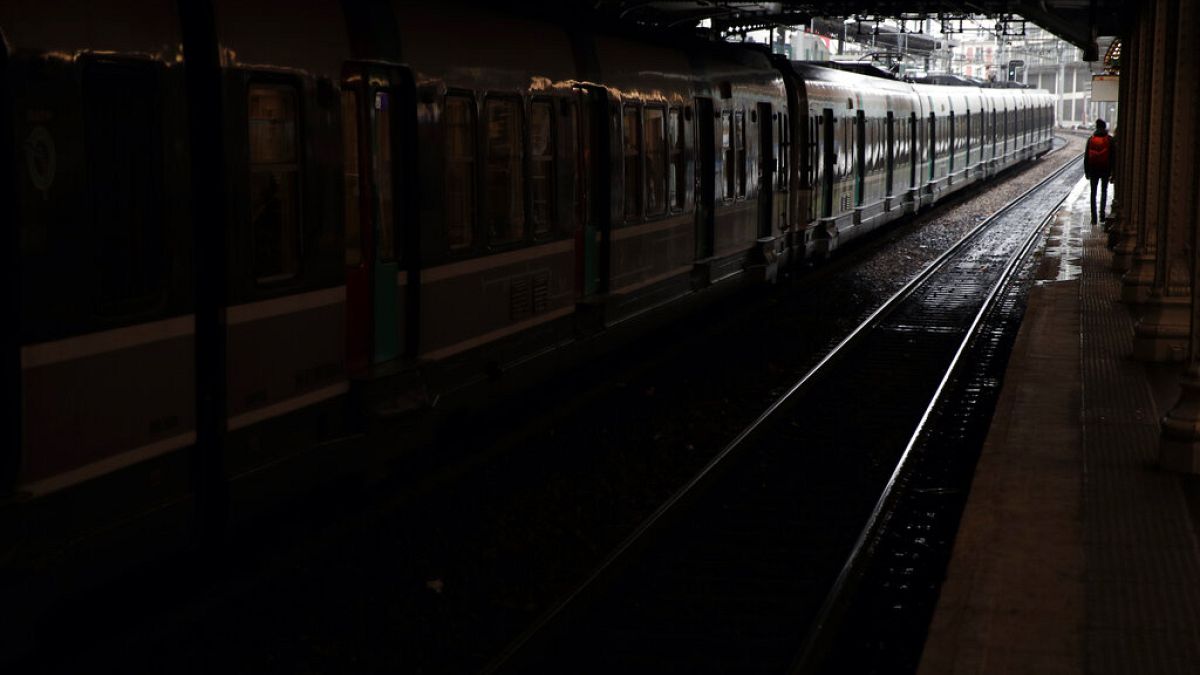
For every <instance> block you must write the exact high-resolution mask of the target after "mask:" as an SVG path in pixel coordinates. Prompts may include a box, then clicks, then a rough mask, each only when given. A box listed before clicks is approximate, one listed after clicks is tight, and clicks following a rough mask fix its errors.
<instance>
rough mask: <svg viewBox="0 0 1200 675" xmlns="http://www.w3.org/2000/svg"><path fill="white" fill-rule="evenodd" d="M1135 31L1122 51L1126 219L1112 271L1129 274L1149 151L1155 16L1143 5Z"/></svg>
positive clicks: (1121, 151)
mask: <svg viewBox="0 0 1200 675" xmlns="http://www.w3.org/2000/svg"><path fill="white" fill-rule="evenodd" d="M1133 20H1134V28H1133V30H1132V31H1131V32H1130V40H1129V48H1128V49H1122V50H1121V51H1122V56H1121V61H1122V68H1121V70H1122V77H1124V70H1125V67H1124V66H1125V64H1126V63H1128V67H1129V78H1130V80H1129V86H1128V93H1129V96H1128V97H1127V98H1126V100H1125V102H1123V103H1122V106H1124V107H1125V108H1124V109H1123V110H1122V111H1121V135H1120V136H1119V137H1118V140H1117V144H1118V147H1117V154H1118V159H1120V155H1121V154H1124V155H1125V168H1126V171H1125V176H1126V179H1125V180H1124V181H1122V184H1121V185H1120V186H1119V187H1118V189H1120V190H1121V191H1122V192H1121V194H1122V198H1121V199H1122V202H1123V203H1124V205H1125V212H1124V217H1123V218H1122V220H1121V221H1120V222H1119V225H1120V228H1121V229H1120V230H1118V231H1117V233H1116V235H1115V237H1114V242H1113V264H1112V267H1113V270H1114V271H1116V272H1126V271H1128V270H1129V268H1130V266H1131V265H1132V264H1133V250H1134V248H1135V247H1136V245H1137V220H1138V212H1139V209H1138V207H1139V203H1140V200H1141V194H1140V190H1141V182H1142V181H1141V179H1142V173H1143V172H1142V171H1140V170H1139V169H1138V168H1137V167H1139V166H1141V164H1140V162H1142V161H1143V155H1144V154H1145V151H1146V146H1145V142H1144V141H1145V139H1144V138H1143V137H1144V135H1145V126H1146V125H1145V124H1144V122H1143V120H1144V118H1145V116H1146V107H1147V106H1148V105H1149V101H1147V100H1146V96H1148V95H1149V90H1148V87H1147V86H1146V83H1147V78H1146V67H1145V63H1146V58H1147V54H1148V52H1147V50H1146V43H1147V42H1148V40H1147V39H1146V35H1147V33H1149V31H1150V28H1152V27H1153V21H1152V14H1151V13H1150V8H1149V7H1145V6H1142V7H1140V8H1139V9H1137V10H1135V14H1134V19H1133Z"/></svg>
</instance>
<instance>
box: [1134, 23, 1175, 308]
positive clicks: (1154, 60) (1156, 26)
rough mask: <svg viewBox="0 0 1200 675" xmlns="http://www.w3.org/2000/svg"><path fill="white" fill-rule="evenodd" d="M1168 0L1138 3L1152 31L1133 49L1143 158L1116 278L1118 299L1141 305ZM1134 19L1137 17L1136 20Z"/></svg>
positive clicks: (1153, 240) (1153, 215) (1152, 220)
mask: <svg viewBox="0 0 1200 675" xmlns="http://www.w3.org/2000/svg"><path fill="white" fill-rule="evenodd" d="M1174 4H1175V3H1174V2H1173V1H1172V0H1155V1H1154V2H1148V3H1145V4H1144V5H1143V9H1142V18H1143V19H1148V21H1146V24H1145V25H1148V26H1149V27H1150V30H1151V31H1152V32H1151V33H1150V35H1149V36H1147V35H1146V34H1145V33H1144V32H1143V37H1148V38H1149V39H1146V40H1145V41H1144V42H1143V44H1142V47H1141V49H1139V57H1144V58H1139V61H1140V62H1141V64H1142V65H1144V66H1145V70H1143V71H1142V72H1143V73H1144V74H1145V77H1144V78H1142V79H1143V81H1144V83H1145V87H1146V90H1147V97H1145V98H1142V97H1139V100H1141V101H1145V102H1146V106H1145V112H1146V114H1145V115H1144V116H1140V117H1141V120H1140V121H1139V124H1138V126H1139V128H1138V132H1139V136H1138V145H1139V146H1141V156H1142V157H1143V158H1144V159H1145V161H1144V162H1142V163H1140V164H1139V166H1141V167H1144V168H1143V170H1142V171H1140V172H1139V176H1138V178H1140V180H1139V181H1138V182H1137V185H1135V187H1134V191H1135V192H1136V193H1137V194H1138V196H1139V199H1138V213H1137V223H1136V225H1137V243H1136V245H1135V247H1134V250H1133V261H1132V265H1130V268H1129V271H1128V272H1126V273H1125V276H1124V277H1122V279H1121V300H1122V301H1123V302H1126V303H1129V304H1134V305H1136V304H1141V303H1143V302H1145V301H1146V300H1147V299H1148V298H1149V297H1150V286H1151V285H1152V284H1153V283H1154V266H1155V256H1156V255H1157V248H1158V219H1159V213H1158V207H1159V203H1158V202H1159V199H1158V197H1159V194H1160V192H1161V190H1162V185H1161V184H1162V182H1163V180H1164V179H1165V178H1166V175H1165V172H1164V170H1163V160H1164V158H1165V155H1166V148H1165V147H1164V145H1163V143H1164V141H1166V142H1167V143H1169V142H1170V139H1169V136H1168V135H1167V134H1168V133H1169V131H1170V124H1169V121H1170V108H1171V107H1170V105H1169V101H1167V100H1165V99H1166V97H1167V96H1168V95H1169V93H1170V88H1171V84H1172V78H1170V77H1169V76H1168V74H1167V73H1166V72H1164V71H1165V69H1166V66H1167V59H1168V53H1167V48H1166V45H1165V44H1163V43H1164V40H1163V39H1162V36H1165V35H1167V34H1168V33H1169V31H1171V30H1172V29H1173V26H1172V24H1173V23H1174V22H1173V19H1174V17H1173V16H1172V15H1171V11H1170V9H1171V6H1172V5H1174ZM1139 23H1140V22H1139Z"/></svg>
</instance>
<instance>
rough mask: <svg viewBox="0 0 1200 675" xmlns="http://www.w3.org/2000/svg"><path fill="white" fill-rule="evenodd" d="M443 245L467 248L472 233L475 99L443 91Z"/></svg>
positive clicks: (473, 231)
mask: <svg viewBox="0 0 1200 675" xmlns="http://www.w3.org/2000/svg"><path fill="white" fill-rule="evenodd" d="M444 120H445V139H446V245H447V246H448V247H449V248H450V249H451V250H459V249H464V248H467V247H469V246H470V245H471V242H472V240H473V239H474V233H475V101H474V100H473V99H472V98H471V97H470V96H465V95H462V94H447V95H446V110H445V114H444Z"/></svg>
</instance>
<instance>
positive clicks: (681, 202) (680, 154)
mask: <svg viewBox="0 0 1200 675" xmlns="http://www.w3.org/2000/svg"><path fill="white" fill-rule="evenodd" d="M685 138H686V136H685V134H684V129H683V115H682V114H681V112H680V110H679V108H671V109H670V110H669V111H668V112H667V146H668V147H669V148H670V152H671V158H670V175H669V176H668V179H667V189H668V190H670V195H669V197H668V199H669V201H670V204H671V210H672V211H682V210H683V209H684V208H685V206H686V204H685V201H686V200H687V183H686V181H687V153H686V152H685V150H686V146H685V144H684V141H685Z"/></svg>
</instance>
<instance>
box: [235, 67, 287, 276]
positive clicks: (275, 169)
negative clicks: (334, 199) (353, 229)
mask: <svg viewBox="0 0 1200 675" xmlns="http://www.w3.org/2000/svg"><path fill="white" fill-rule="evenodd" d="M297 99H298V95H297V91H296V87H295V86H293V85H285V84H252V85H250V88H249V93H248V99H247V102H248V115H247V117H248V125H249V140H250V231H251V236H252V237H253V250H254V256H253V272H254V278H255V279H256V280H257V281H258V282H259V283H273V282H277V281H283V280H285V279H290V278H292V277H294V276H296V274H298V273H299V271H300V158H299V153H298V148H299V142H298V138H297V132H298V129H299V125H298V123H297V122H298V120H297V117H298V114H299V106H298V100H297Z"/></svg>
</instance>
